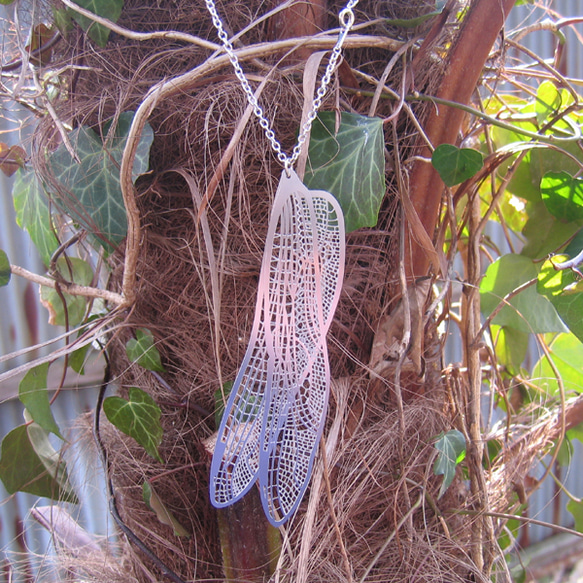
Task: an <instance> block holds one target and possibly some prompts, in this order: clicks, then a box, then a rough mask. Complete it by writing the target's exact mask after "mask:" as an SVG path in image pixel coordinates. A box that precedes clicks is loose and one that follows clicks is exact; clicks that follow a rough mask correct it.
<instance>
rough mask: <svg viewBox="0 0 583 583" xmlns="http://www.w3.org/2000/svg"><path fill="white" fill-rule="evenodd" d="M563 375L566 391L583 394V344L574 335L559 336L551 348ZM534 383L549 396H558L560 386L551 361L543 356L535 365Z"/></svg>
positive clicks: (532, 374) (554, 360) (551, 352)
mask: <svg viewBox="0 0 583 583" xmlns="http://www.w3.org/2000/svg"><path fill="white" fill-rule="evenodd" d="M549 351H550V355H551V357H552V359H553V362H554V364H555V366H556V368H557V370H558V372H559V374H560V375H561V379H562V381H563V384H564V387H565V391H572V392H575V393H583V366H582V365H581V363H583V344H582V343H581V342H580V341H579V340H578V339H577V338H576V337H575V336H574V335H573V334H559V335H558V336H557V338H555V339H554V341H553V342H552V343H551V345H550V347H549ZM531 377H532V382H533V383H534V384H535V385H536V386H538V387H540V388H541V389H542V390H543V391H544V392H545V393H548V394H549V395H555V394H558V391H559V384H558V382H557V379H556V377H555V372H554V371H553V369H552V368H551V365H550V364H549V361H548V360H547V358H546V357H545V356H544V355H543V356H541V358H540V360H539V361H538V362H537V363H536V364H535V365H534V367H533V369H532V373H531Z"/></svg>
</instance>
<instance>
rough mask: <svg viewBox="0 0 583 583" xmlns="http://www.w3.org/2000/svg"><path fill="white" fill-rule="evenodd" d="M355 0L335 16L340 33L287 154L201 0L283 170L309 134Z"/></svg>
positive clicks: (211, 6)
mask: <svg viewBox="0 0 583 583" xmlns="http://www.w3.org/2000/svg"><path fill="white" fill-rule="evenodd" d="M358 2H359V0H349V1H348V3H347V4H346V6H345V8H343V9H342V10H341V11H340V14H339V15H338V19H339V20H340V25H341V29H340V33H339V34H338V40H337V41H336V44H335V45H334V48H333V49H332V54H331V55H330V59H329V60H328V65H327V66H326V70H325V71H324V75H323V77H322V80H321V82H320V86H319V87H318V90H317V91H316V96H315V97H314V101H313V103H312V109H310V111H309V112H308V115H307V117H306V121H305V123H304V125H303V126H302V129H301V131H300V134H299V136H298V141H297V142H296V145H295V146H294V148H293V150H292V153H291V156H288V155H287V154H286V153H285V152H284V151H283V150H282V147H281V144H280V143H279V142H278V140H277V138H276V137H275V133H274V131H273V129H272V127H271V123H270V122H269V120H268V119H267V118H266V117H265V113H264V111H263V108H262V107H261V105H259V102H258V101H257V99H256V98H255V94H254V93H253V89H251V86H250V85H249V81H247V77H245V73H244V72H243V69H242V68H241V64H240V63H239V59H238V58H237V55H236V53H235V49H234V48H233V45H232V43H231V41H230V40H229V37H228V35H227V33H226V31H225V27H224V26H223V22H222V21H221V18H220V16H219V13H218V12H217V8H216V6H215V2H214V0H205V4H206V7H207V9H208V11H209V13H210V15H211V18H212V21H213V25H214V27H215V28H216V29H217V34H218V37H219V39H220V41H221V42H222V43H223V47H224V49H225V52H226V53H227V56H228V57H229V61H230V62H231V65H232V66H233V69H234V71H235V75H236V76H237V79H239V81H240V83H241V86H242V87H243V91H245V95H246V97H247V101H248V102H249V105H251V107H252V108H253V113H254V114H255V116H256V117H257V118H258V119H259V125H260V126H261V128H262V129H263V131H264V132H265V137H266V138H267V139H268V140H269V143H270V144H271V147H272V148H273V150H274V152H275V154H276V156H277V159H278V160H279V161H280V162H281V163H282V164H283V166H284V168H285V169H286V171H289V170H291V169H292V168H293V165H294V164H295V163H296V161H297V159H298V158H299V156H300V153H301V151H302V147H303V146H304V144H305V142H306V140H307V138H308V134H309V133H310V129H311V128H312V123H313V122H314V120H315V119H316V116H317V115H318V110H319V109H320V107H321V106H322V102H323V101H324V97H325V96H326V92H327V91H328V87H329V85H330V82H331V81H332V75H333V73H334V71H335V70H336V66H337V65H338V61H339V59H340V56H341V55H342V45H343V44H344V41H345V39H346V36H347V35H348V32H349V31H350V29H351V28H352V25H353V24H354V12H353V8H354V7H355V6H356V5H357V4H358Z"/></svg>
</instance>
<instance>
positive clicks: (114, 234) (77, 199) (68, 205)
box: [49, 112, 154, 251]
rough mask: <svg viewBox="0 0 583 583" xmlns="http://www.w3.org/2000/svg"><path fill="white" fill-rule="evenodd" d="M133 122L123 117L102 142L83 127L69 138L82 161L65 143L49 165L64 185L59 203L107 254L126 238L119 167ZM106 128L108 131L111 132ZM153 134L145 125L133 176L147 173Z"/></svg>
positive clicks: (57, 198) (128, 117) (50, 160)
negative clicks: (94, 237)
mask: <svg viewBox="0 0 583 583" xmlns="http://www.w3.org/2000/svg"><path fill="white" fill-rule="evenodd" d="M132 119H133V113H132V112H125V113H123V114H122V115H121V116H120V119H119V123H118V127H117V128H116V130H115V132H110V133H111V134H112V135H111V136H110V137H109V139H108V140H106V143H105V144H104V143H103V142H102V141H101V139H100V138H99V136H98V135H97V134H96V133H95V132H94V131H93V130H92V129H90V128H87V127H85V126H83V127H80V128H77V129H76V130H73V131H72V132H71V133H70V134H69V139H70V141H71V144H72V145H73V147H74V148H75V151H76V153H77V155H78V157H79V159H80V163H77V162H76V161H75V160H74V159H73V158H72V157H71V155H70V154H69V152H68V151H67V149H66V148H65V146H64V145H61V146H59V147H58V148H57V149H56V150H55V151H54V152H53V153H52V154H51V155H50V157H49V165H50V167H51V169H52V171H53V174H54V175H55V178H56V179H57V180H58V182H59V183H60V188H59V193H58V194H57V195H56V197H55V198H56V201H57V203H58V204H59V205H60V206H61V207H62V208H63V210H64V211H65V212H66V213H68V214H69V216H71V217H72V218H73V219H74V220H75V221H77V222H78V223H79V224H80V225H81V226H82V227H84V228H85V229H86V230H87V231H88V232H90V233H92V234H93V235H95V236H96V237H97V238H98V239H99V240H100V242H101V243H102V244H103V245H104V247H105V248H106V250H108V251H112V250H113V249H114V248H115V247H116V246H117V245H119V243H121V241H122V240H123V239H124V237H125V236H126V232H127V218H126V210H125V206H124V203H123V195H122V192H121V186H120V182H119V165H120V162H121V159H122V156H123V150H124V147H125V144H126V140H127V132H128V130H129V126H130V124H131V120H132ZM107 130H108V127H107V126H106V128H104V131H106V132H107ZM153 139H154V133H153V132H152V128H151V127H150V126H149V125H146V127H145V128H144V131H143V133H142V136H141V138H140V142H139V144H138V150H137V153H136V159H135V162H134V167H133V169H132V178H133V179H134V180H135V179H136V178H137V177H138V176H139V175H140V174H143V173H144V172H146V171H147V169H148V160H149V153H150V146H151V145H152V140H153Z"/></svg>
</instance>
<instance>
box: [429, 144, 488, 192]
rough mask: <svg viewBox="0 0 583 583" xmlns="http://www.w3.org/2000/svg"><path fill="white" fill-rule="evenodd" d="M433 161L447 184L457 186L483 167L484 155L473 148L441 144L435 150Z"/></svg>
mask: <svg viewBox="0 0 583 583" xmlns="http://www.w3.org/2000/svg"><path fill="white" fill-rule="evenodd" d="M431 163H432V164H433V167H434V168H435V169H436V170H437V172H439V176H441V179H442V180H443V182H444V184H445V185H446V186H455V185H456V184H460V182H463V181H464V180H467V179H468V178H471V177H472V176H474V174H476V173H477V172H478V171H479V170H480V169H481V168H482V166H483V165H484V156H483V155H482V154H481V152H478V151H477V150H472V149H471V148H458V147H457V146H453V145H452V144H441V145H439V146H437V148H435V150H434V151H433V155H432V156H431Z"/></svg>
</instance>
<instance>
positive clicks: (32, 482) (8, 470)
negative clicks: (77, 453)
mask: <svg viewBox="0 0 583 583" xmlns="http://www.w3.org/2000/svg"><path fill="white" fill-rule="evenodd" d="M33 443H34V446H33ZM0 479H1V480H2V483H3V484H4V487H5V488H6V491H7V492H8V493H9V494H14V493H15V492H28V493H29V494H35V495H36V496H43V497H46V498H52V499H53V500H63V501H66V502H72V503H75V504H76V503H77V502H78V500H77V496H76V495H75V492H74V491H73V489H72V488H71V485H70V483H69V480H68V477H67V469H66V466H65V463H64V461H63V459H62V456H61V455H60V454H59V453H57V452H56V451H55V450H54V449H53V447H52V446H51V444H50V443H49V440H48V434H47V433H46V432H45V431H44V430H43V429H42V427H40V426H39V425H37V424H36V423H31V424H29V425H28V426H27V425H20V426H19V427H17V428H16V429H13V430H12V431H11V432H10V433H8V435H6V437H4V439H3V440H2V457H1V459H0Z"/></svg>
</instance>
